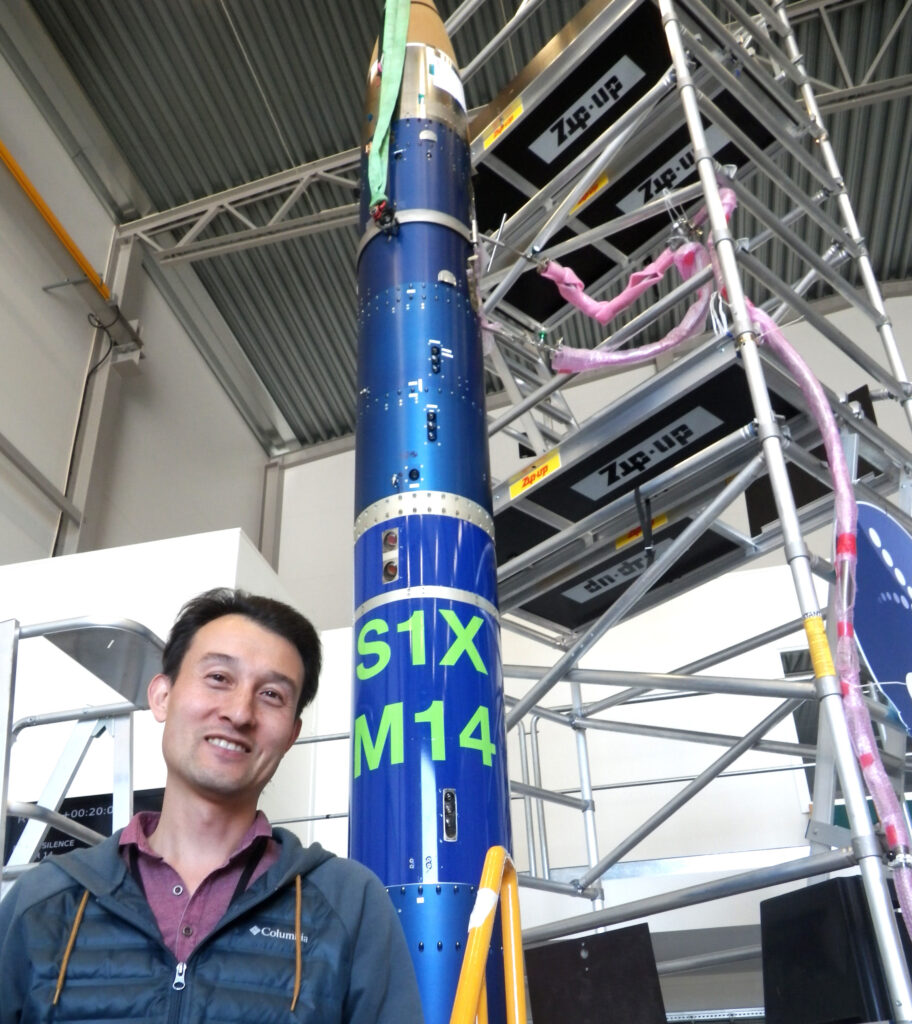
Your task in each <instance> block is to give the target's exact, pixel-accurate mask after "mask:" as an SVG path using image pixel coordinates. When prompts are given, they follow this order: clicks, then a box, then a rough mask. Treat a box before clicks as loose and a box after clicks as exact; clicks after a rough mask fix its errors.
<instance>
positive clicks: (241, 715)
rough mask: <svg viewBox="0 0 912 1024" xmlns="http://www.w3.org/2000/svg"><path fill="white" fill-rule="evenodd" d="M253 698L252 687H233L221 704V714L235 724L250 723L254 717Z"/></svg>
mask: <svg viewBox="0 0 912 1024" xmlns="http://www.w3.org/2000/svg"><path fill="white" fill-rule="evenodd" d="M255 698H256V694H255V693H254V691H253V688H252V687H246V686H236V687H234V688H233V689H232V690H231V692H230V694H227V695H226V699H225V701H224V703H223V704H222V708H221V711H222V715H223V716H224V717H225V718H227V719H228V721H230V722H232V723H233V724H234V725H236V726H242V725H250V724H251V723H252V722H253V720H254V718H255V717H256V701H255Z"/></svg>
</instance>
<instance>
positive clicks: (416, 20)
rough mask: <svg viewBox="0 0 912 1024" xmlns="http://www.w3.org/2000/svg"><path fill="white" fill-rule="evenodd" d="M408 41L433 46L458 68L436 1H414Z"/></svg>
mask: <svg viewBox="0 0 912 1024" xmlns="http://www.w3.org/2000/svg"><path fill="white" fill-rule="evenodd" d="M407 40H408V42H410V43H423V44H424V45H425V46H433V47H434V48H435V49H437V50H440V51H441V52H442V53H445V54H446V55H447V56H448V57H449V58H450V60H451V61H452V62H453V63H454V64H455V65H456V66H457V67H458V66H459V65H458V64H457V62H456V54H455V52H454V50H453V44H452V43H451V42H450V37H449V36H448V35H447V31H446V29H445V28H444V26H443V19H442V18H441V17H440V15H439V14H438V12H437V8H436V6H435V5H434V0H412V2H411V4H410V6H409V26H408V36H407ZM378 49H379V40H378V41H377V43H375V44H374V52H373V54H372V56H371V64H373V62H374V61H375V60H376V59H377V51H378Z"/></svg>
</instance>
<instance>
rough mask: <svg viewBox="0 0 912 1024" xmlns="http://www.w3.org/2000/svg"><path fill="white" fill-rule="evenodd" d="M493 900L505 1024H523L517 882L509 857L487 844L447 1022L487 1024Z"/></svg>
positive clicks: (514, 869)
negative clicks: (501, 961)
mask: <svg viewBox="0 0 912 1024" xmlns="http://www.w3.org/2000/svg"><path fill="white" fill-rule="evenodd" d="M498 902H499V903H500V919H501V927H502V929H503V945H504V988H505V990H506V994H507V1024H526V988H525V973H524V971H523V955H522V932H521V930H520V924H519V883H518V882H517V880H516V868H515V867H514V866H513V861H512V860H511V859H510V854H509V853H507V851H506V850H505V849H504V848H503V847H502V846H492V847H491V849H490V850H488V852H487V855H486V856H485V862H484V868H483V869H482V872H481V882H480V883H479V886H478V895H477V896H476V897H475V906H474V907H473V908H472V915H471V917H470V918H469V938H468V942H467V943H466V951H465V956H464V957H463V959H462V969H461V970H460V972H459V984H458V985H457V986H456V998H455V1000H454V1002H453V1012H452V1014H451V1016H450V1024H473V1022H474V1021H476V1020H477V1022H478V1024H488V994H487V987H486V985H485V967H486V966H487V962H488V950H489V948H490V945H491V933H492V932H493V930H494V915H495V913H496V912H497V904H498Z"/></svg>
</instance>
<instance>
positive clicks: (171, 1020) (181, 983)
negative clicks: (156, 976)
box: [168, 960, 187, 1024]
mask: <svg viewBox="0 0 912 1024" xmlns="http://www.w3.org/2000/svg"><path fill="white" fill-rule="evenodd" d="M186 987H187V964H186V963H185V962H184V961H183V960H182V961H181V962H180V963H179V964H178V965H177V967H175V969H174V979H173V980H172V982H171V989H172V991H173V992H174V994H173V995H172V996H171V998H170V999H169V1000H168V1024H177V1022H178V1021H179V1020H180V1019H181V1003H182V1002H183V999H182V998H181V997H182V995H183V991H184V989H185V988H186Z"/></svg>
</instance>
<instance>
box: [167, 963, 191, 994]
mask: <svg viewBox="0 0 912 1024" xmlns="http://www.w3.org/2000/svg"><path fill="white" fill-rule="evenodd" d="M186 974H187V965H186V964H185V963H184V962H183V961H181V963H179V964H178V965H177V970H175V972H174V981H172V982H171V988H173V989H174V991H175V992H180V991H181V990H182V989H183V988H185V987H186V984H187V981H186V977H185V975H186Z"/></svg>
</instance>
